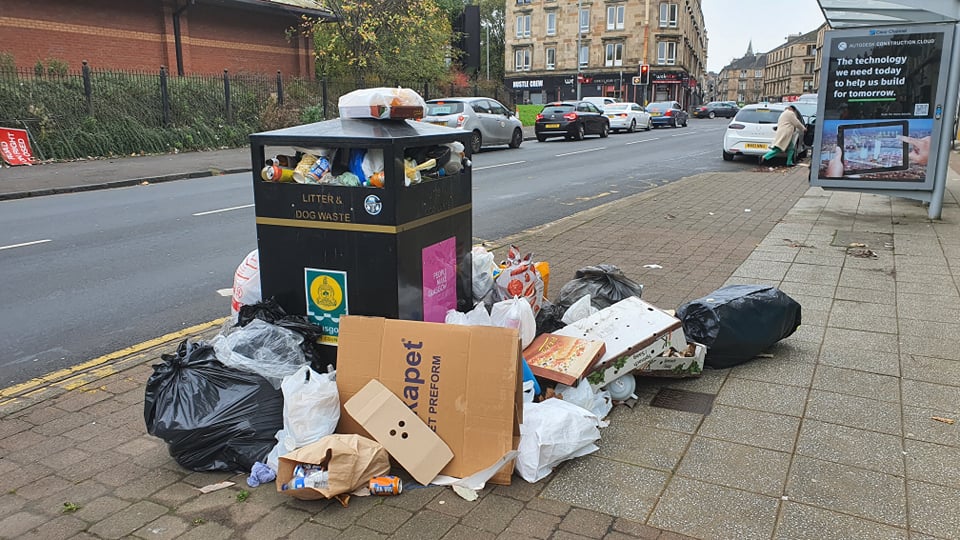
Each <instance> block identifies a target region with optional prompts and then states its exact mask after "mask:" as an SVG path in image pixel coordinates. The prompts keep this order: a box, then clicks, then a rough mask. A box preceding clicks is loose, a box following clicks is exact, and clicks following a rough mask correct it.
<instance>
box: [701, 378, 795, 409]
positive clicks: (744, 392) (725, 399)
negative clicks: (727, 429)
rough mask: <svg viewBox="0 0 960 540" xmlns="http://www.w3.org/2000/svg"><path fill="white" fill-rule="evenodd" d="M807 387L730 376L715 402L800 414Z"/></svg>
mask: <svg viewBox="0 0 960 540" xmlns="http://www.w3.org/2000/svg"><path fill="white" fill-rule="evenodd" d="M806 395H807V389H806V388H801V387H798V386H787V385H783V384H772V383H766V382H761V381H751V380H746V379H737V378H735V377H731V378H729V379H727V382H726V383H725V384H724V385H723V388H722V389H721V390H720V393H719V394H718V395H717V400H716V403H717V404H720V405H730V406H735V407H744V408H749V409H755V410H759V411H766V412H772V413H776V414H789V415H791V416H800V415H801V414H802V413H803V404H804V401H805V399H806Z"/></svg>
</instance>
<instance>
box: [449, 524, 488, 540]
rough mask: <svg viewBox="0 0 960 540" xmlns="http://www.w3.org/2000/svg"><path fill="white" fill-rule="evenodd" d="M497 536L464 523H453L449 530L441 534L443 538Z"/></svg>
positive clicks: (469, 539)
mask: <svg viewBox="0 0 960 540" xmlns="http://www.w3.org/2000/svg"><path fill="white" fill-rule="evenodd" d="M496 537H497V536H496V535H495V534H493V533H490V532H487V531H481V530H480V529H474V528H473V527H467V526H465V525H454V527H453V528H452V529H450V531H449V532H448V533H447V534H445V535H444V536H443V540H475V539H476V540H492V539H494V538H496Z"/></svg>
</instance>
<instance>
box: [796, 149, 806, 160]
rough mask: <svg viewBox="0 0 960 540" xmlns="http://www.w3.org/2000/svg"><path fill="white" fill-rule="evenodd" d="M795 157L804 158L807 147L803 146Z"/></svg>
mask: <svg viewBox="0 0 960 540" xmlns="http://www.w3.org/2000/svg"><path fill="white" fill-rule="evenodd" d="M797 157H799V158H800V159H806V158H807V148H806V147H804V148H803V150H802V151H801V152H800V153H799V154H797Z"/></svg>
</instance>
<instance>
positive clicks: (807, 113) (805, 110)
mask: <svg viewBox="0 0 960 540" xmlns="http://www.w3.org/2000/svg"><path fill="white" fill-rule="evenodd" d="M793 106H794V107H796V108H797V110H798V111H800V114H802V115H803V116H804V118H808V119H809V117H811V116H815V115H816V114H817V104H816V103H800V102H798V103H794V104H793Z"/></svg>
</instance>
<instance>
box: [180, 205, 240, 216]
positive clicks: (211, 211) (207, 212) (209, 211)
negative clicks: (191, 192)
mask: <svg viewBox="0 0 960 540" xmlns="http://www.w3.org/2000/svg"><path fill="white" fill-rule="evenodd" d="M252 207H253V205H252V204H245V205H243V206H231V207H230V208H221V209H219V210H208V211H206V212H197V213H196V214H193V215H195V216H206V215H208V214H219V213H220V212H229V211H231V210H242V209H244V208H252Z"/></svg>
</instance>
